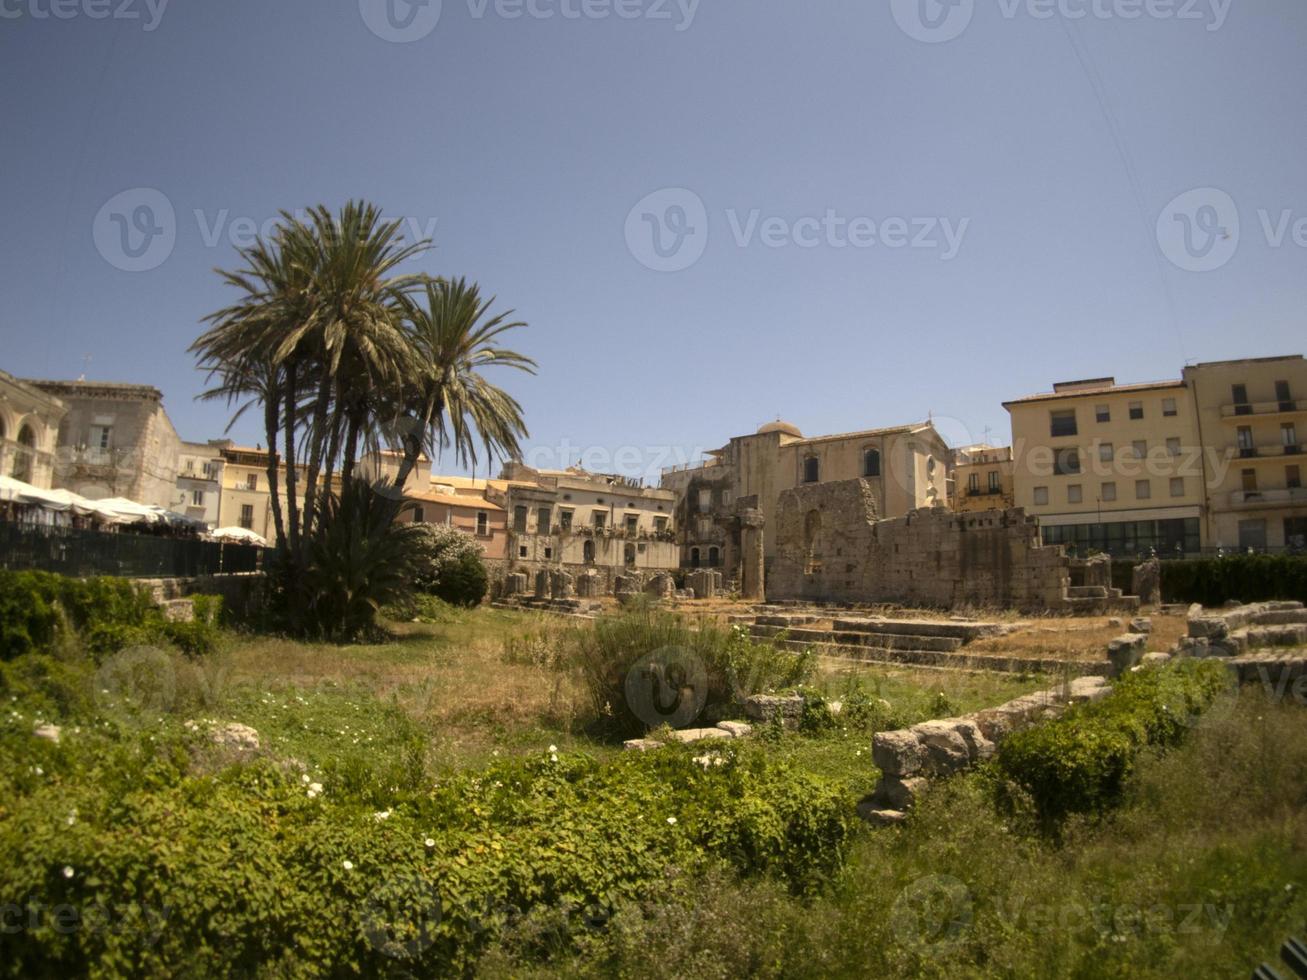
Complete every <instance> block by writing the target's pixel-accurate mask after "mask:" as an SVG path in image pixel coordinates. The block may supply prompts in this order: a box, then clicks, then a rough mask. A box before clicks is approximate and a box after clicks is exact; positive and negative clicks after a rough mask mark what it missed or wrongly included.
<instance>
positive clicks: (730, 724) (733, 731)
mask: <svg viewBox="0 0 1307 980" xmlns="http://www.w3.org/2000/svg"><path fill="white" fill-rule="evenodd" d="M717 727H718V728H720V729H721V730H722V731H724V732H726V733H727V734H728V735H732V736H734V737H735V738H744V736H746V735H748V734H749V733H750V732H752V731H753V726H752V725H750V724H749V723H748V722H744V721H719V722H718V723H717Z"/></svg>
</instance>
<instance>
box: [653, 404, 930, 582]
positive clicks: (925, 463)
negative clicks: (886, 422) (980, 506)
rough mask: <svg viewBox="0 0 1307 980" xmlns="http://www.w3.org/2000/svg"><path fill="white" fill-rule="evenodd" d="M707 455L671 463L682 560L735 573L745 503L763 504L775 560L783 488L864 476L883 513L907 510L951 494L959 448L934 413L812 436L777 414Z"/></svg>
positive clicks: (666, 481)
mask: <svg viewBox="0 0 1307 980" xmlns="http://www.w3.org/2000/svg"><path fill="white" fill-rule="evenodd" d="M706 455H707V456H708V459H707V460H706V461H704V462H703V463H700V464H697V465H693V466H688V467H674V468H672V469H669V470H665V471H664V472H663V474H662V480H661V485H662V487H663V488H664V489H665V490H670V491H672V492H673V493H674V494H675V495H676V501H677V503H676V520H677V525H678V527H679V528H680V531H679V534H678V543H679V546H680V549H681V554H680V559H681V564H682V565H683V566H684V567H691V568H692V567H699V566H720V567H721V568H723V570H724V573H725V574H726V576H727V577H732V576H734V575H736V573H737V572H738V566H739V555H740V540H739V534H740V529H739V527H738V526H737V525H736V524H735V523H734V521H733V519H734V516H735V508H736V506H737V505H739V504H746V503H747V504H750V505H751V506H753V507H756V508H757V509H758V510H760V511H761V512H762V515H763V519H764V521H765V526H764V528H763V554H764V561H766V562H770V561H771V559H772V558H773V557H774V555H775V552H776V535H775V520H776V506H777V501H778V499H779V497H780V494H781V492H782V491H784V490H789V489H791V488H793V487H797V486H802V485H806V484H819V483H830V482H834V481H837V480H851V479H858V478H863V479H866V480H868V481H870V483H871V484H872V487H873V489H874V492H875V497H876V506H877V510H878V512H879V513H880V515H881V516H882V517H901V516H902V515H904V514H906V513H907V512H908V511H910V510H913V509H915V508H917V507H929V506H932V505H935V504H940V505H943V504H945V503H946V502H947V498H948V470H949V468H950V466H951V464H952V454H951V451H950V450H949V448H948V446H947V445H946V444H945V442H944V440H943V439H942V438H941V437H940V435H939V433H938V432H937V431H936V430H935V427H934V425H933V424H932V423H930V422H929V421H927V422H918V423H913V424H909V425H899V426H891V427H887V428H880V429H866V430H863V431H861V432H847V433H842V434H837V435H827V436H814V437H807V436H804V435H803V433H802V432H800V431H799V429H798V428H797V427H796V426H794V425H791V424H790V423H788V422H783V421H780V420H777V421H775V422H769V423H767V424H766V425H763V426H762V427H760V428H759V429H758V431H757V432H755V433H753V434H751V435H744V436H736V437H734V438H732V439H731V440H730V442H729V443H727V444H726V445H725V446H723V447H722V448H721V449H717V450H714V451H712V452H709V453H707V454H706Z"/></svg>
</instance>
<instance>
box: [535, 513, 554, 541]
mask: <svg viewBox="0 0 1307 980" xmlns="http://www.w3.org/2000/svg"><path fill="white" fill-rule="evenodd" d="M553 515H554V512H553V508H550V507H540V508H538V509H537V510H536V530H537V531H539V532H540V533H541V534H548V533H549V522H550V520H551V519H552V518H553Z"/></svg>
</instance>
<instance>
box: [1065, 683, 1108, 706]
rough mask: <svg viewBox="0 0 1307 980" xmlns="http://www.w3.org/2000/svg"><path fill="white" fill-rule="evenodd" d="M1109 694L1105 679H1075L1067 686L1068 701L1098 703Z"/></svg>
mask: <svg viewBox="0 0 1307 980" xmlns="http://www.w3.org/2000/svg"><path fill="white" fill-rule="evenodd" d="M1111 693H1112V685H1111V684H1109V683H1108V682H1107V678H1105V677H1076V678H1073V679H1072V681H1071V683H1070V684H1068V685H1067V700H1068V701H1098V700H1100V699H1102V698H1105V697H1107V696H1108V695H1109V694H1111Z"/></svg>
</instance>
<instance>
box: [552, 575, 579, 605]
mask: <svg viewBox="0 0 1307 980" xmlns="http://www.w3.org/2000/svg"><path fill="white" fill-rule="evenodd" d="M574 591H575V587H574V585H573V583H572V576H571V575H569V574H567V572H565V571H563V570H562V569H555V570H554V571H552V572H550V573H549V594H550V595H551V596H553V597H554V598H555V599H570V598H571V597H572V594H573V592H574Z"/></svg>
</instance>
